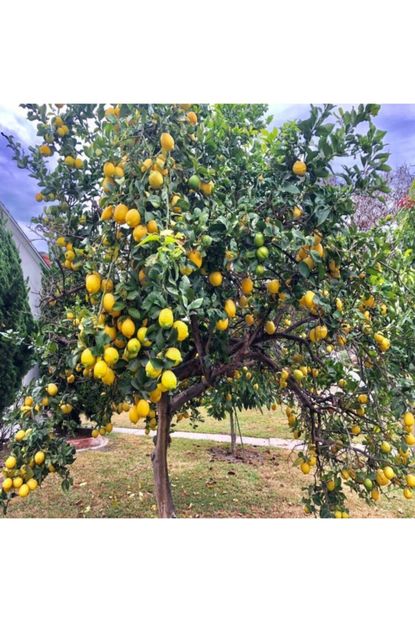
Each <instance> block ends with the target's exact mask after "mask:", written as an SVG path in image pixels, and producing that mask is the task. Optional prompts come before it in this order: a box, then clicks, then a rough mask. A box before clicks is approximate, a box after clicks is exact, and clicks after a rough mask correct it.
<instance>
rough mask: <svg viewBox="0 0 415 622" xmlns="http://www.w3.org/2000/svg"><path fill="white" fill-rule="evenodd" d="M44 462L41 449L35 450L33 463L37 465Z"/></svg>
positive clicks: (43, 454)
mask: <svg viewBox="0 0 415 622" xmlns="http://www.w3.org/2000/svg"><path fill="white" fill-rule="evenodd" d="M44 462H45V453H44V452H43V451H37V452H36V453H35V464H37V465H38V466H39V465H41V464H43V463H44Z"/></svg>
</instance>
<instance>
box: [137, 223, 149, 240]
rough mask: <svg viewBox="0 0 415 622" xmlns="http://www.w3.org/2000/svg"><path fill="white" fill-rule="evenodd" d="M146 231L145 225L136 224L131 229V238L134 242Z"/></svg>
mask: <svg viewBox="0 0 415 622" xmlns="http://www.w3.org/2000/svg"><path fill="white" fill-rule="evenodd" d="M147 233H148V230H147V227H146V226H145V225H137V226H136V227H134V229H133V238H134V240H135V241H136V242H140V241H141V240H142V239H143V238H144V237H145V236H146V235H147Z"/></svg>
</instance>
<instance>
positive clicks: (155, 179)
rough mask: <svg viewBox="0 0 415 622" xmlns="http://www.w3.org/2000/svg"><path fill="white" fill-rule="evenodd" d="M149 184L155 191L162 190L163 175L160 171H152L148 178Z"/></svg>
mask: <svg viewBox="0 0 415 622" xmlns="http://www.w3.org/2000/svg"><path fill="white" fill-rule="evenodd" d="M148 183H149V185H150V188H153V190H157V189H158V188H161V187H162V185H163V175H162V174H161V173H160V172H159V171H151V173H150V175H149V176H148Z"/></svg>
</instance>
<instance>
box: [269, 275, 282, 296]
mask: <svg viewBox="0 0 415 622" xmlns="http://www.w3.org/2000/svg"><path fill="white" fill-rule="evenodd" d="M280 287H281V283H280V282H279V281H278V279H272V281H269V282H268V283H267V290H268V293H269V294H271V295H274V294H278V292H279V291H280Z"/></svg>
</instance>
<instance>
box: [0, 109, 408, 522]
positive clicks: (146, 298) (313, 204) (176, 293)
mask: <svg viewBox="0 0 415 622" xmlns="http://www.w3.org/2000/svg"><path fill="white" fill-rule="evenodd" d="M378 110H379V107H378V106H376V105H366V106H363V105H360V106H359V107H358V108H356V109H352V110H350V111H344V110H342V109H340V108H335V107H333V106H329V105H327V106H323V107H315V106H312V107H311V109H310V116H309V118H308V119H306V120H304V121H301V122H298V123H296V122H290V123H286V124H284V125H283V126H282V127H281V128H279V129H277V128H274V129H271V130H269V129H267V127H268V125H269V123H270V121H271V119H270V118H267V117H266V107H265V106H262V105H216V106H202V105H199V106H198V105H194V106H189V105H122V106H118V105H116V106H110V107H109V108H108V107H107V108H105V107H104V106H101V105H100V106H81V105H69V106H64V107H62V108H59V107H56V106H30V107H29V108H28V116H29V118H31V119H32V120H33V121H36V122H37V123H38V125H37V127H38V134H39V137H40V140H39V143H40V144H39V145H37V146H36V147H33V148H32V149H31V151H30V152H29V153H28V154H25V153H23V151H22V149H21V147H20V146H19V145H18V144H17V143H16V142H15V141H13V139H10V141H9V142H10V145H11V147H12V148H13V149H14V152H15V157H16V159H17V161H18V164H19V165H20V166H26V167H28V168H29V169H30V170H31V171H32V174H34V175H35V176H36V178H37V179H38V181H39V184H40V188H41V192H40V193H39V195H40V196H38V197H37V198H38V199H39V200H40V201H44V200H47V201H48V202H50V204H48V205H47V206H46V208H45V211H44V216H43V217H42V219H43V220H42V226H43V227H44V229H45V233H46V235H47V236H48V237H49V240H50V244H51V245H52V246H53V254H54V258H55V260H56V263H57V265H58V267H59V271H60V273H61V276H60V291H61V294H62V296H65V300H66V302H65V305H66V306H65V313H66V318H67V313H68V312H69V313H72V314H73V318H72V317H71V318H70V319H71V321H72V324H71V327H72V328H73V329H76V330H74V335H75V334H76V338H75V341H76V343H74V342H73V341H74V340H73V339H71V342H70V343H67V344H65V343H64V342H63V341H61V343H60V347H61V351H62V354H63V356H64V362H63V361H61V362H60V363H59V364H58V365H56V366H55V369H54V370H53V369H50V370H49V373H45V374H44V376H43V377H42V378H41V381H40V382H38V383H37V385H36V386H35V387H33V389H31V390H30V395H25V396H23V397H22V405H21V407H20V409H17V410H16V411H15V412H14V413H13V415H12V416H13V417H14V422H15V425H16V428H19V429H18V431H17V432H16V439H15V441H14V442H13V443H12V445H11V447H10V458H11V459H12V460H11V463H9V464H8V465H7V464H6V465H5V468H4V477H5V479H4V481H3V485H2V493H1V499H2V503H3V504H4V505H5V506H6V505H7V503H8V502H9V501H10V499H11V498H12V497H13V496H14V495H16V494H20V493H19V490H20V489H21V487H22V486H24V485H25V483H26V480H27V482H28V481H29V480H32V479H35V480H36V482H37V483H41V482H42V481H43V479H44V478H45V477H46V476H47V474H48V472H49V470H51V469H52V470H53V469H55V470H57V471H58V472H60V473H61V474H62V476H63V477H64V482H65V485H66V486H67V485H69V481H70V477H69V472H68V465H69V464H70V463H71V461H72V460H73V458H74V456H73V451H72V450H71V449H70V448H69V447H68V445H66V443H65V441H64V439H63V437H62V436H59V435H58V434H57V433H56V430H57V426H60V427H61V428H62V426H64V422H65V418H66V417H68V415H70V413H68V412H65V411H68V410H70V406H71V405H72V401H76V399H77V396H76V390H75V391H74V387H76V386H77V385H78V383H79V386H81V385H82V386H84V387H91V391H95V392H96V394H97V395H99V400H100V401H99V402H97V406H96V409H95V412H94V413H91V415H90V417H91V418H92V420H93V421H94V428H93V432H92V434H93V435H97V434H100V433H106V432H107V431H110V430H111V429H112V424H111V417H112V414H113V413H114V412H115V411H120V410H127V411H128V413H129V417H130V420H131V421H132V422H133V423H137V422H138V421H140V420H142V421H144V422H145V426H146V430H147V431H150V430H155V431H156V436H155V446H154V451H153V454H152V464H153V472H154V482H155V496H156V500H157V505H158V509H159V514H160V516H163V517H170V516H174V515H175V508H174V502H173V498H172V492H171V488H170V482H169V476H168V464H167V454H168V446H169V443H170V432H171V429H172V426H173V425H174V422H175V421H176V420H177V419H180V418H181V417H183V416H184V415H185V414H186V415H187V414H190V415H191V416H192V417H193V418H194V419H196V418H197V417H198V416H199V415H198V409H199V407H200V406H204V407H205V408H207V410H208V412H209V413H211V414H212V415H214V416H223V415H224V414H226V413H229V414H231V413H234V412H235V410H236V409H237V408H241V407H257V408H261V407H263V406H272V405H273V404H275V403H284V404H285V408H286V413H287V418H288V423H289V425H290V428H291V430H292V433H293V435H294V438H296V439H299V441H300V439H301V442H302V445H301V446H300V447H299V449H300V451H299V453H298V459H297V460H296V461H295V462H296V465H297V466H298V467H299V468H300V469H301V471H302V472H303V473H304V476H305V496H304V508H305V511H306V512H309V513H317V514H319V515H320V516H322V517H345V516H347V515H348V514H347V494H348V493H349V492H351V491H354V492H355V493H357V494H358V495H360V496H362V497H363V498H365V499H366V500H367V501H368V503H375V502H376V501H377V500H378V499H379V498H380V496H381V493H385V494H388V491H389V490H394V489H396V488H400V489H402V490H403V494H404V495H405V497H407V498H410V497H411V495H412V488H413V485H414V483H415V480H414V475H413V474H412V472H411V469H413V464H412V452H411V446H412V445H413V444H414V443H415V436H414V435H413V422H414V417H413V414H412V408H413V404H414V385H413V371H414V360H413V355H412V352H413V351H414V350H413V345H414V337H413V328H412V327H413V309H412V304H411V300H412V299H413V298H411V297H412V296H413V291H414V271H413V266H412V247H411V244H413V242H411V239H412V240H413V237H412V238H411V233H410V232H411V231H413V230H414V227H413V215H412V212H411V211H410V210H405V213H403V214H402V217H399V218H398V219H397V221H396V223H395V225H394V226H393V227H390V226H388V223H387V222H381V223H380V224H379V226H377V227H376V228H374V229H371V230H369V231H358V230H357V229H356V227H355V226H354V225H353V224H352V216H353V212H354V198H355V197H356V195H357V194H359V193H362V194H364V195H365V196H367V195H370V194H372V193H379V192H381V193H382V192H385V191H386V190H387V188H386V186H385V183H384V179H383V173H384V172H385V171H387V170H388V166H387V159H388V155H387V153H385V152H384V146H383V138H384V132H381V131H379V130H378V129H376V127H375V125H374V122H373V117H374V116H376V114H377V112H378ZM62 128H66V129H62ZM46 146H47V147H48V149H46ZM50 159H54V161H53V162H52V164H50V163H49V164H48V162H50ZM45 219H46V220H45ZM72 282H73V283H74V284H73V285H71V283H72ZM54 287H55V285H54ZM71 306H72V307H73V308H72V310H71V309H69V307H71ZM68 310H69V311H68ZM74 320H75V322H74ZM64 322H65V315H62V319H61V323H60V328H59V329H58V330H62V326H64ZM71 330H72V329H71ZM62 373H64V375H65V377H66V378H68V376H69V377H71V382H70V383H68V382H66V383H64V382H62ZM72 377H73V381H72ZM51 389H52V390H51ZM65 405H66V406H69V408H68V407H67V408H65ZM62 407H64V408H62ZM28 430H29V431H30V432H29V433H28ZM17 434H19V439H20V440H18V439H17ZM23 434H24V435H25V436H24V438H23ZM26 434H28V436H27V440H26ZM39 451H40V452H42V455H43V457H44V460H43V461H42V462H41V463H40V464H38V462H37V461H36V455H38V452H39ZM16 478H17V484H18V486H15V485H14V483H13V482H14V479H16ZM19 478H20V479H19ZM20 480H22V481H20ZM10 481H11V482H12V484H10ZM5 482H7V484H6V485H5ZM27 486H28V487H29V491H27V489H26V488H24V489H23V492H24V494H22V495H21V496H26V493H27V494H29V493H30V492H31V489H30V486H29V484H28V483H27Z"/></svg>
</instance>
